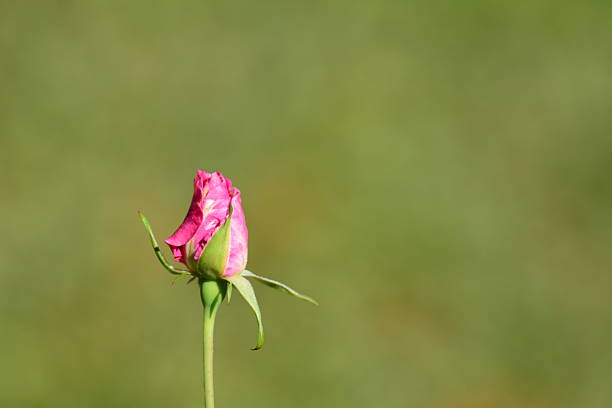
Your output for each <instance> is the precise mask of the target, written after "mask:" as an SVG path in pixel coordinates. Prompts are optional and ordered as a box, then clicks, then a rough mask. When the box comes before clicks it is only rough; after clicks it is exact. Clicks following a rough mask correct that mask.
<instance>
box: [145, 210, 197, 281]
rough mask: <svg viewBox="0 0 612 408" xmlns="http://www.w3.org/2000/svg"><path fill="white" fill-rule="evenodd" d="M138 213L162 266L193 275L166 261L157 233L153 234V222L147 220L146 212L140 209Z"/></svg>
mask: <svg viewBox="0 0 612 408" xmlns="http://www.w3.org/2000/svg"><path fill="white" fill-rule="evenodd" d="M138 215H139V216H140V219H141V220H142V223H143V224H144V226H145V229H146V230H147V233H148V234H149V239H150V240H151V246H152V247H153V251H154V252H155V256H156V257H157V259H158V260H159V262H160V263H161V264H162V266H163V267H164V268H166V270H167V271H168V272H170V273H171V274H173V275H191V273H190V272H189V271H185V270H182V269H178V268H175V267H174V266H171V265H170V264H169V263H168V261H166V258H164V254H162V252H161V249H159V245H157V240H156V239H155V235H153V229H152V228H151V224H150V223H149V220H147V217H145V216H144V214H143V213H141V212H140V211H138Z"/></svg>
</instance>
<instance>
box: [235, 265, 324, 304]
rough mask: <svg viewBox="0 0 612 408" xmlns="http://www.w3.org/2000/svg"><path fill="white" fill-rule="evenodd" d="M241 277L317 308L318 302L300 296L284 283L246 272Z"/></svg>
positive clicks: (308, 297)
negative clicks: (255, 281) (251, 279)
mask: <svg viewBox="0 0 612 408" xmlns="http://www.w3.org/2000/svg"><path fill="white" fill-rule="evenodd" d="M242 276H246V277H247V278H253V279H255V280H257V281H259V282H260V283H263V284H264V285H266V286H269V287H271V288H274V289H278V290H280V291H281V292H285V293H287V294H289V295H293V296H295V297H297V298H300V299H302V300H305V301H307V302H310V303H312V304H313V305H315V306H319V302H317V301H316V300H314V299H313V298H311V297H310V296H306V295H302V294H301V293H299V292H297V291H295V290H293V289H291V288H290V287H289V286H287V285H285V284H284V283H280V282H277V281H275V280H273V279H269V278H264V277H263V276H259V275H255V274H254V273H253V272H251V271H247V270H245V271H243V272H242Z"/></svg>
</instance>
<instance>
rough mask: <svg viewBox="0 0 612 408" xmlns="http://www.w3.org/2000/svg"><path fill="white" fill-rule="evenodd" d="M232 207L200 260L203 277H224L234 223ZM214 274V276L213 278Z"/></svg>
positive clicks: (200, 271)
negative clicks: (231, 229)
mask: <svg viewBox="0 0 612 408" xmlns="http://www.w3.org/2000/svg"><path fill="white" fill-rule="evenodd" d="M232 212H233V210H232V206H231V205H230V206H229V215H228V216H227V219H226V220H225V222H224V223H223V225H222V226H221V228H219V229H218V230H217V232H216V233H215V235H213V237H212V238H211V240H210V241H209V242H208V244H206V248H204V251H203V252H202V255H200V259H199V260H198V272H199V273H200V274H201V275H202V276H210V277H211V278H213V279H216V278H217V277H220V276H223V272H224V271H225V265H226V264H227V258H228V255H229V244H230V223H231V221H232ZM211 272H212V276H211Z"/></svg>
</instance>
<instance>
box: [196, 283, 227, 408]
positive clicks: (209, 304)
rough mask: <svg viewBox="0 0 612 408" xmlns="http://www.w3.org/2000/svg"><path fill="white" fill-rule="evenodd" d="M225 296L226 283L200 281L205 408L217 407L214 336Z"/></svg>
mask: <svg viewBox="0 0 612 408" xmlns="http://www.w3.org/2000/svg"><path fill="white" fill-rule="evenodd" d="M224 296H225V282H221V281H216V280H202V281H200V298H201V299H202V306H203V308H204V319H203V320H204V321H203V330H202V334H203V336H202V337H203V348H202V351H203V352H202V363H203V367H204V381H203V387H204V408H214V407H215V397H214V387H213V334H214V330H215V318H216V315H217V310H218V309H219V306H220V305H221V302H223V297H224Z"/></svg>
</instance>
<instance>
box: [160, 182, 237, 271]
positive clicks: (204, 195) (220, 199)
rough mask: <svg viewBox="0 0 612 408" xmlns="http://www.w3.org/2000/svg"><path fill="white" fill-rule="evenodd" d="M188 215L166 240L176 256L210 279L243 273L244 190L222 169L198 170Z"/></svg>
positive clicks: (177, 260)
mask: <svg viewBox="0 0 612 408" xmlns="http://www.w3.org/2000/svg"><path fill="white" fill-rule="evenodd" d="M193 186H194V189H193V190H194V191H193V198H192V199H191V205H190V207H189V211H188V212H187V216H186V217H185V220H184V221H183V223H182V224H181V225H180V226H179V227H178V229H177V230H176V231H175V232H174V234H172V235H171V236H170V237H169V238H168V239H166V240H165V241H164V242H165V243H166V244H168V246H169V247H170V250H171V251H172V254H173V255H174V260H175V261H176V262H182V263H183V264H185V265H186V266H187V268H188V269H189V271H190V272H191V273H192V274H193V275H195V276H198V277H201V278H206V279H218V278H229V277H231V276H234V275H236V274H240V273H241V272H242V271H243V270H244V268H245V267H246V263H247V252H248V247H247V242H248V232H247V226H246V221H245V218H244V211H243V210H242V201H241V199H240V190H238V189H237V188H236V187H232V182H231V180H230V179H228V178H225V177H223V175H222V174H221V173H219V172H214V173H211V174H209V173H206V172H205V171H201V170H198V172H197V175H196V177H195V179H194V181H193Z"/></svg>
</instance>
